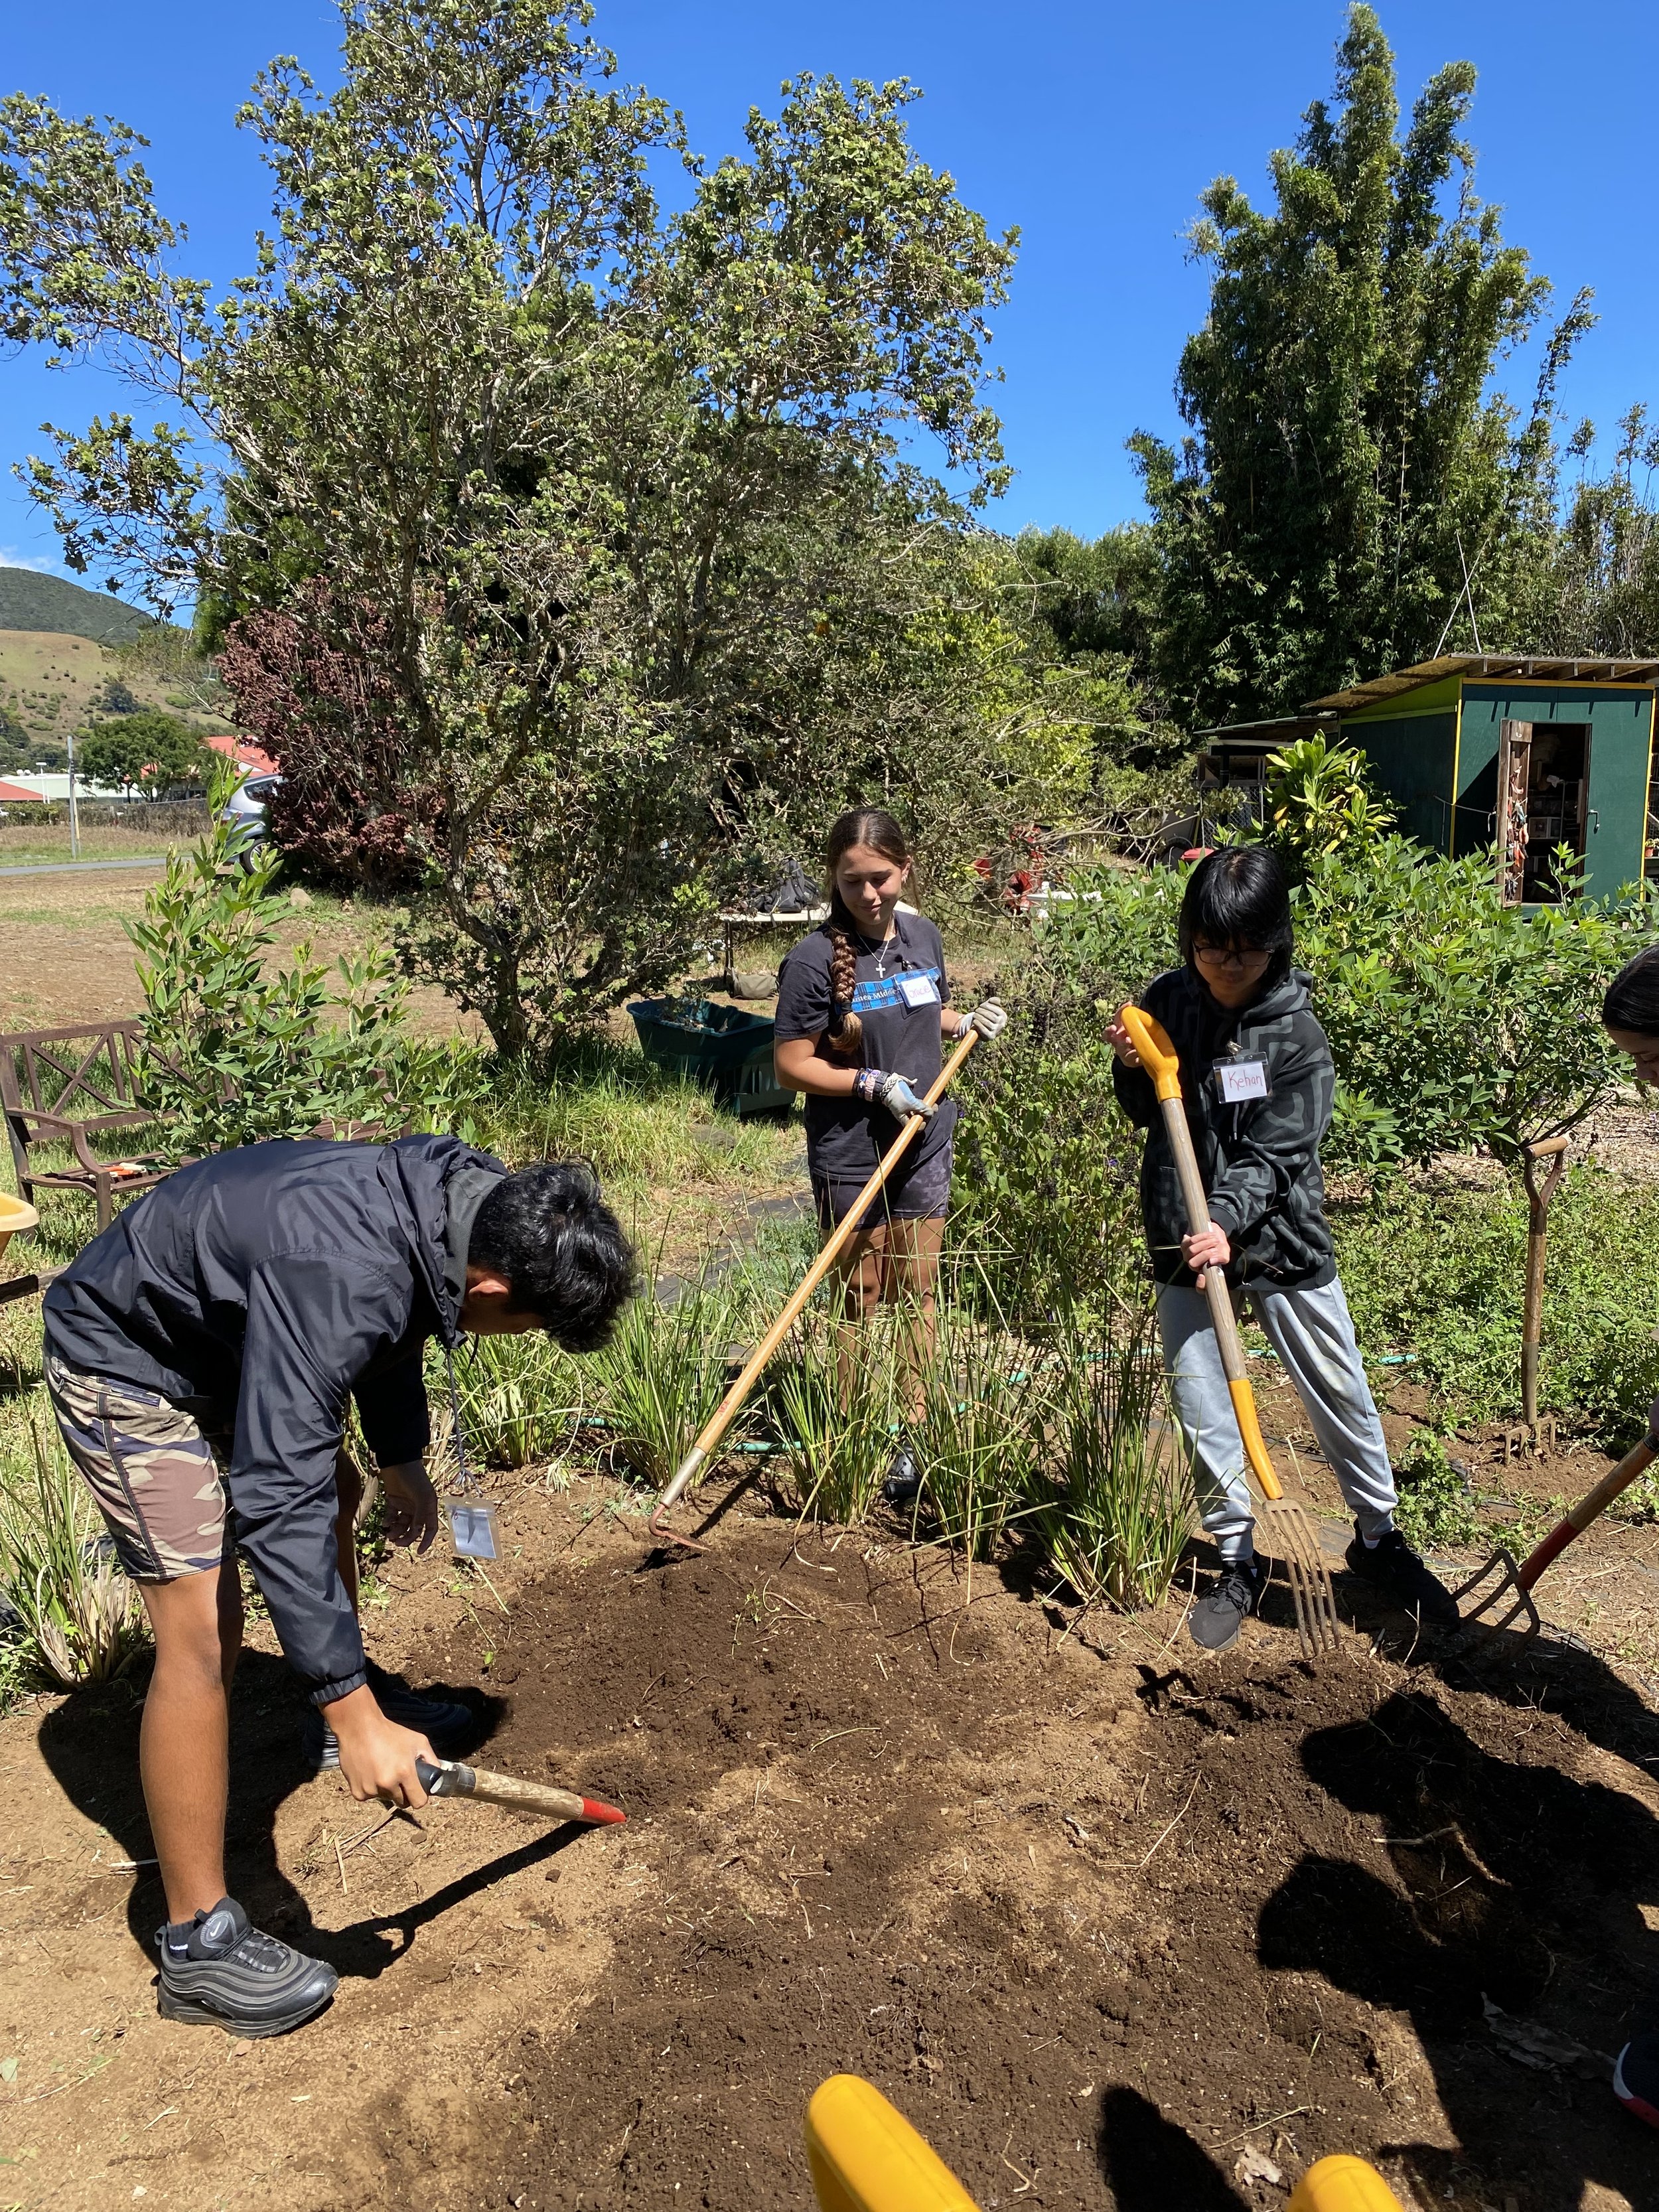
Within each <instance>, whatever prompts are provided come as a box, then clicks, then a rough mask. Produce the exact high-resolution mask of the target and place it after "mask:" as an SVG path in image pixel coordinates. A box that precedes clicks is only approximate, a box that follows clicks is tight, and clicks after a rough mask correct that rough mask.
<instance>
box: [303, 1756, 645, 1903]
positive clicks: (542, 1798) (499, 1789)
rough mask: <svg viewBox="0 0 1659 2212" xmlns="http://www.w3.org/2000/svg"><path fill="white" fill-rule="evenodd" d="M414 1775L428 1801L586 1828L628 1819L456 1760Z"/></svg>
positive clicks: (587, 1800) (420, 1764) (567, 1793)
mask: <svg viewBox="0 0 1659 2212" xmlns="http://www.w3.org/2000/svg"><path fill="white" fill-rule="evenodd" d="M415 1771H416V1773H417V1774H418V1775H419V1776H420V1778H421V1787H422V1790H425V1792H426V1794H427V1796H428V1797H476V1798H478V1799H479V1800H480V1801H481V1802H483V1803H484V1804H487V1805H508V1806H511V1808H513V1811H514V1812H515V1813H543V1814H546V1815H547V1816H548V1818H549V1819H550V1820H580V1821H582V1822H583V1823H584V1824H585V1825H586V1826H588V1827H610V1826H615V1825H617V1824H619V1823H621V1822H622V1821H624V1820H627V1818H628V1815H627V1814H626V1813H619V1812H618V1811H617V1808H616V1807H615V1806H614V1805H607V1804H605V1802H603V1801H602V1800H601V1799H599V1798H598V1797H583V1796H579V1795H578V1793H577V1792H576V1791H575V1790H556V1789H553V1788H551V1787H550V1785H549V1784H546V1783H544V1782H520V1779H519V1778H518V1776H517V1775H516V1774H492V1773H490V1771H489V1769H488V1768H487V1767H483V1766H464V1765H462V1764H461V1762H460V1761H459V1759H439V1760H438V1761H437V1763H436V1765H433V1764H432V1763H431V1762H430V1761H429V1760H427V1759H420V1760H417V1761H416V1768H415ZM341 1879H342V1881H343V1880H344V1875H343V1873H342V1875H341Z"/></svg>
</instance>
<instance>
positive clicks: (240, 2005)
mask: <svg viewBox="0 0 1659 2212" xmlns="http://www.w3.org/2000/svg"><path fill="white" fill-rule="evenodd" d="M155 1948H156V1950H157V1952H158V1953H159V1954H160V1956H161V2000H160V2010H161V2017H162V2019H163V2020H177V2021H186V2022H188V2023H189V2024H190V2025H191V2027H222V2028H223V2029H224V2031H225V2033H226V2034H227V2035H248V2036H260V2035H286V2034H287V2033H288V2031H289V2028H291V2027H299V2026H300V2024H301V2021H307V2020H309V2019H310V2018H311V2016H312V2015H313V2013H319V2012H321V2010H322V2009H323V2007H324V2006H325V2004H327V2003H328V2002H330V2001H331V1998H332V1997H333V1995H334V1992H335V1990H336V1989H337V1987H338V1986H339V1980H340V1978H339V1976H338V1975H337V1973H336V1972H335V1971H334V1969H333V1967H332V1966H328V1965H326V1964H325V1962H324V1961H323V1960H321V1959H307V1956H306V1955H305V1954H304V1952H303V1951H296V1950H295V1949H294V1948H293V1947H292V1946H291V1945H290V1944H288V1943H279V1942H277V1940H276V1937H275V1936H267V1935H265V1934H264V1933H263V1931H262V1930H261V1929H258V1928H254V1927H252V1926H250V1925H249V1923H248V1917H247V1915H246V1912H244V1911H243V1910H242V1908H241V1906H240V1905H238V1904H237V1903H236V1902H235V1900H234V1899H233V1898H228V1897H222V1898H221V1899H219V1902H218V1903H217V1905H215V1906H214V1908H213V1910H212V1911H211V1912H198V1913H197V1915H196V1917H195V1918H194V1919H193V1920H191V1921H188V1922H173V1923H168V1925H167V1927H165V1928H158V1929H156V1931H155Z"/></svg>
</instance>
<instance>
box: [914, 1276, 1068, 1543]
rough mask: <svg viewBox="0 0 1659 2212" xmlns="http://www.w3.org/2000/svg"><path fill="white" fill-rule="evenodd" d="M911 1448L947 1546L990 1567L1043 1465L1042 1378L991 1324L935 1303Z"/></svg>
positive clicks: (1011, 1339)
mask: <svg viewBox="0 0 1659 2212" xmlns="http://www.w3.org/2000/svg"><path fill="white" fill-rule="evenodd" d="M924 1383H925V1388H926V1393H927V1395H926V1401H925V1403H924V1405H923V1408H922V1412H921V1419H919V1420H915V1421H913V1422H912V1423H911V1425H910V1448H911V1450H912V1452H913V1453H914V1454H915V1462H916V1468H917V1470H918V1472H919V1473H920V1474H921V1480H922V1487H923V1494H924V1496H925V1497H926V1498H927V1499H928V1500H930V1501H931V1504H932V1506H933V1512H934V1514H935V1515H936V1516H938V1520H939V1528H940V1531H941V1533H942V1534H943V1535H944V1536H945V1539H946V1540H947V1541H949V1542H951V1543H955V1544H960V1545H961V1546H962V1547H963V1550H964V1551H965V1552H966V1553H967V1554H968V1556H969V1559H985V1558H987V1557H988V1556H989V1554H990V1553H991V1552H992V1551H993V1550H994V1548H995V1547H996V1545H997V1543H998V1541H999V1540H1000V1538H1001V1537H1002V1536H1003V1535H1004V1534H1006V1533H1007V1531H1008V1530H1009V1528H1011V1527H1012V1525H1013V1524H1014V1523H1015V1522H1018V1521H1019V1520H1020V1519H1021V1518H1022V1516H1024V1514H1025V1513H1026V1512H1027V1511H1028V1510H1030V1507H1029V1500H1030V1495H1031V1492H1032V1488H1033V1484H1034V1477H1035V1475H1036V1469H1037V1468H1038V1466H1039V1465H1040V1463H1041V1460H1042V1440H1043V1433H1044V1427H1045V1421H1044V1413H1045V1395H1046V1387H1047V1385H1046V1377H1045V1376H1044V1373H1043V1370H1042V1365H1041V1363H1040V1362H1039V1361H1036V1360H1035V1359H1034V1358H1032V1355H1031V1352H1030V1347H1029V1346H1026V1345H1024V1344H1022V1343H1021V1341H1020V1340H1019V1339H1018V1338H1017V1337H1015V1336H1012V1335H1011V1334H1010V1333H1009V1332H1008V1330H1007V1329H1006V1328H1004V1327H1002V1326H1001V1325H1000V1322H997V1321H985V1320H982V1319H981V1318H980V1317H979V1316H977V1315H976V1314H975V1313H973V1312H970V1311H969V1310H967V1309H965V1308H964V1307H963V1306H961V1305H959V1304H956V1303H955V1302H954V1301H950V1302H947V1301H941V1302H940V1304H939V1314H938V1326H937V1335H936V1339H935V1342H934V1346H933V1356H932V1358H931V1359H930V1360H929V1362H928V1364H927V1372H926V1375H925V1376H924Z"/></svg>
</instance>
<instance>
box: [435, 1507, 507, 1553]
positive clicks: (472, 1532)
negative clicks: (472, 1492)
mask: <svg viewBox="0 0 1659 2212" xmlns="http://www.w3.org/2000/svg"><path fill="white" fill-rule="evenodd" d="M447 1509H448V1513H449V1533H450V1534H451V1536H452V1537H453V1539H454V1543H455V1554H456V1557H457V1558H458V1559H497V1558H499V1557H500V1554H499V1553H498V1552H497V1551H496V1548H495V1507H494V1506H493V1505H491V1504H488V1503H486V1502H485V1501H484V1500H483V1499H482V1498H450V1499H448V1500H447Z"/></svg>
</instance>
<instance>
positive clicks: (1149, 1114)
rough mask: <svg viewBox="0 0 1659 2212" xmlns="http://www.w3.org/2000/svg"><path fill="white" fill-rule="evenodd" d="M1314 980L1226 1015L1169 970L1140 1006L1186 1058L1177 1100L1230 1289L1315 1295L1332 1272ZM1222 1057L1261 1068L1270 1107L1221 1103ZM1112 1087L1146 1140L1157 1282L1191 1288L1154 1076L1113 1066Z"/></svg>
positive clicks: (1324, 1050) (1325, 1048) (1328, 1100)
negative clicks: (1224, 1248) (1299, 1289)
mask: <svg viewBox="0 0 1659 2212" xmlns="http://www.w3.org/2000/svg"><path fill="white" fill-rule="evenodd" d="M1310 980H1311V979H1310V977H1308V976H1306V975H1301V974H1299V973H1297V972H1296V971H1294V970H1293V971H1292V972H1291V974H1290V975H1286V976H1285V979H1284V981H1282V982H1280V983H1275V984H1274V985H1273V987H1271V989H1269V990H1268V991H1267V992H1266V993H1265V994H1263V996H1262V997H1261V998H1260V999H1258V1000H1256V1001H1255V1004H1254V1005H1253V1006H1244V1007H1242V1008H1240V1009H1238V1010H1237V1011H1232V1010H1230V1009H1228V1008H1227V1007H1225V1006H1218V1004H1217V1003H1216V1001H1215V1000H1214V999H1212V997H1211V996H1210V994H1209V992H1208V991H1207V990H1206V988H1205V987H1204V985H1203V983H1202V982H1201V981H1200V980H1199V978H1198V977H1197V976H1196V975H1194V973H1193V971H1192V969H1190V968H1171V969H1169V970H1168V971H1167V972H1166V973H1165V974H1164V975H1159V976H1158V977H1157V978H1156V979H1155V980H1154V981H1152V983H1150V984H1149V985H1148V986H1147V987H1146V993H1145V994H1144V995H1143V996H1142V998H1141V1000H1140V1002H1139V1003H1140V1004H1141V1006H1144V1007H1145V1008H1146V1012H1148V1013H1149V1014H1155V1015H1156V1016H1157V1017H1158V1020H1159V1021H1160V1022H1162V1023H1163V1024H1164V1028H1165V1029H1166V1030H1168V1031H1169V1033H1170V1041H1171V1042H1172V1043H1173V1044H1174V1046H1175V1048H1176V1052H1177V1053H1178V1054H1180V1056H1181V1095H1182V1099H1183V1101H1184V1103H1185V1104H1186V1108H1187V1126H1188V1128H1189V1129H1190V1130H1191V1131H1192V1133H1193V1148H1194V1151H1195V1152H1196V1153H1197V1155H1198V1171H1199V1173H1200V1176H1202V1177H1203V1178H1204V1188H1205V1189H1206V1191H1208V1193H1209V1194H1210V1218H1211V1219H1212V1221H1214V1222H1215V1223H1216V1224H1217V1225H1218V1227H1220V1228H1222V1229H1225V1231H1226V1232H1227V1237H1228V1241H1229V1243H1231V1246H1232V1248H1233V1257H1232V1262H1231V1266H1230V1267H1228V1269H1227V1279H1228V1280H1229V1282H1232V1283H1249V1282H1255V1281H1263V1282H1269V1283H1273V1284H1278V1285H1285V1286H1286V1287H1288V1286H1290V1285H1306V1286H1308V1287H1310V1288H1311V1287H1314V1286H1316V1285H1319V1284H1321V1283H1328V1282H1330V1281H1332V1280H1333V1279H1334V1277H1335V1274H1336V1262H1335V1261H1334V1258H1333V1256H1332V1251H1331V1232H1330V1227H1329V1225H1328V1222H1327V1221H1326V1219H1325V1179H1324V1176H1323V1175H1322V1173H1321V1171H1320V1166H1319V1146H1320V1143H1321V1140H1322V1138H1323V1137H1324V1134H1325V1132H1326V1130H1327V1129H1328V1127H1330V1121H1331V1105H1332V1101H1333V1099H1334V1095H1335V1091H1336V1073H1335V1070H1334V1067H1333V1066H1332V1064H1331V1048H1330V1046H1329V1044H1328V1042H1327V1041H1326V1036H1325V1032H1324V1030H1322V1029H1321V1027H1320V1026H1319V1023H1318V1021H1317V1020H1316V1018H1315V1015H1314V1012H1313V1009H1312V1007H1311V1006H1310V1005H1309V1003H1308V984H1309V982H1310ZM1225 1059H1237V1060H1263V1061H1265V1062H1266V1064H1267V1077H1268V1080H1269V1082H1270V1084H1271V1085H1272V1095H1271V1097H1267V1098H1255V1099H1251V1100H1250V1101H1249V1103H1246V1104H1243V1105H1238V1106H1228V1105H1224V1103H1222V1099H1221V1095H1220V1092H1219V1091H1218V1087H1217V1085H1216V1079H1215V1072H1214V1063H1215V1062H1216V1061H1217V1060H1225ZM1112 1080H1113V1084H1114V1085H1115V1089H1116V1091H1117V1096H1118V1103H1119V1104H1120V1105H1121V1107H1122V1108H1123V1109H1124V1111H1125V1113H1127V1115H1128V1116H1129V1118H1130V1120H1131V1121H1135V1122H1137V1123H1139V1126H1140V1127H1142V1128H1143V1129H1145V1130H1146V1132H1147V1137H1146V1157H1145V1158H1144V1159H1143V1160H1142V1162H1141V1167H1140V1211H1141V1217H1142V1218H1143V1219H1144V1221H1145V1222H1146V1242H1147V1243H1148V1244H1149V1245H1150V1246H1151V1248H1152V1273H1153V1275H1154V1276H1155V1277H1156V1278H1157V1279H1158V1281H1159V1282H1160V1283H1179V1284H1182V1285H1186V1286H1187V1287H1188V1288H1190V1287H1191V1286H1192V1282H1193V1275H1192V1270H1191V1269H1190V1268H1189V1267H1187V1265H1186V1264H1185V1262H1184V1261H1182V1256H1181V1240H1182V1237H1183V1236H1184V1235H1185V1234H1186V1231H1187V1216H1186V1210H1185V1208H1184V1207H1183V1206H1182V1203H1181V1186H1180V1184H1179V1182H1177V1180H1176V1168H1175V1158H1174V1155H1173V1154H1172V1153H1171V1152H1170V1140H1169V1138H1168V1137H1167V1136H1166V1135H1165V1133H1164V1114H1163V1109H1162V1108H1161V1107H1160V1106H1159V1105H1158V1099H1157V1097H1156V1094H1155V1093H1154V1091H1153V1090H1152V1078H1151V1077H1150V1076H1149V1075H1147V1074H1146V1073H1145V1071H1144V1070H1143V1069H1140V1068H1136V1067H1126V1066H1124V1065H1123V1063H1122V1061H1121V1060H1115V1061H1114V1063H1113V1066H1112Z"/></svg>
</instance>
